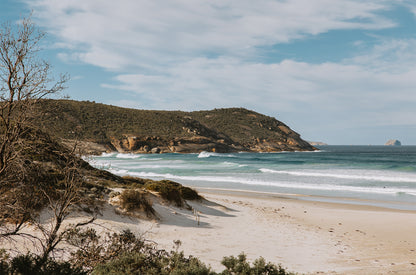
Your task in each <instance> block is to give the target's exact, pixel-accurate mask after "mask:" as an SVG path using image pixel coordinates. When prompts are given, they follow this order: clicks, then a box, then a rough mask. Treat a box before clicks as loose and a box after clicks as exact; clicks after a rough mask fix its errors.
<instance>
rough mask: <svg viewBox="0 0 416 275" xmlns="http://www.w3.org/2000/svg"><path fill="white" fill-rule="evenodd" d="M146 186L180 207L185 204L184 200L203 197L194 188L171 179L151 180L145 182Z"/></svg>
mask: <svg viewBox="0 0 416 275" xmlns="http://www.w3.org/2000/svg"><path fill="white" fill-rule="evenodd" d="M144 188H146V189H148V190H152V191H155V192H158V193H159V194H160V196H161V197H162V198H164V199H166V200H168V201H170V202H173V203H175V204H176V206H179V207H182V206H183V205H184V202H183V200H198V199H201V196H199V195H198V193H197V192H196V191H195V190H193V189H192V188H189V187H185V186H183V185H181V184H180V183H177V182H174V181H170V180H161V181H154V182H149V183H147V184H145V186H144Z"/></svg>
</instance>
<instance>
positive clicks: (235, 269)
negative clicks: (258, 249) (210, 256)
mask: <svg viewBox="0 0 416 275" xmlns="http://www.w3.org/2000/svg"><path fill="white" fill-rule="evenodd" d="M221 263H222V265H224V266H225V267H226V269H225V270H224V271H223V272H222V273H221V274H222V275H231V274H241V275H245V274H247V275H260V274H262V275H294V274H293V273H289V272H287V271H286V270H285V269H284V268H282V266H280V265H275V264H273V263H270V262H269V263H266V261H265V260H264V259H263V258H262V257H260V258H259V259H257V260H255V261H254V263H253V266H250V263H249V262H247V257H246V255H245V254H244V253H241V254H240V255H238V257H234V256H231V257H224V259H223V260H222V262H221Z"/></svg>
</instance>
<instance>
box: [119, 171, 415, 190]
mask: <svg viewBox="0 0 416 275" xmlns="http://www.w3.org/2000/svg"><path fill="white" fill-rule="evenodd" d="M112 172H113V173H115V174H118V175H120V174H122V175H126V173H127V174H128V175H130V176H136V177H144V178H146V177H150V178H164V179H171V180H188V181H205V182H228V183H241V184H247V185H263V186H274V187H280V188H290V189H307V190H323V191H341V192H355V193H372V194H389V195H397V194H409V195H413V196H416V190H415V189H410V188H392V187H387V188H382V187H363V186H348V185H332V184H309V183H302V182H281V181H261V180H257V179H247V178H237V177H230V176H228V177H215V176H178V175H173V174H169V173H167V174H158V173H149V172H128V171H127V170H119V171H112Z"/></svg>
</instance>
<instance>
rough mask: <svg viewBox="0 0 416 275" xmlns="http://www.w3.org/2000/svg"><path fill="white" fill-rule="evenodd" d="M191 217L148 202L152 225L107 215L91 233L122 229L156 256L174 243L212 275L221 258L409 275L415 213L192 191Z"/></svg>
mask: <svg viewBox="0 0 416 275" xmlns="http://www.w3.org/2000/svg"><path fill="white" fill-rule="evenodd" d="M200 192H202V193H201V194H202V195H203V196H204V197H205V198H206V199H207V201H205V202H203V203H196V202H191V203H190V205H191V206H192V207H193V208H194V209H196V210H197V211H198V213H199V214H198V215H199V221H200V222H199V225H198V222H197V216H196V215H194V213H193V212H192V211H189V210H185V209H178V208H176V207H172V206H170V205H162V204H159V203H157V202H156V201H155V203H154V208H155V209H156V211H157V212H158V213H159V215H160V221H158V222H156V221H148V220H138V219H135V218H128V217H122V216H119V215H116V214H115V213H114V209H111V208H107V210H106V211H105V212H104V216H103V217H101V218H99V219H98V220H97V221H96V222H95V226H96V228H97V229H99V230H106V229H109V230H115V231H118V230H122V229H126V228H129V229H131V230H132V231H133V232H135V233H138V234H144V235H143V236H144V237H145V238H146V239H149V240H153V241H155V242H156V243H158V245H159V248H164V249H167V250H171V249H173V247H174V244H173V241H174V240H180V241H181V242H182V246H181V247H180V250H183V251H184V252H185V254H186V255H189V254H191V255H194V256H197V257H199V258H200V259H201V260H202V261H203V262H205V263H207V264H209V265H211V267H212V268H213V269H214V270H216V271H222V270H223V266H222V265H221V264H220V262H221V260H222V258H223V257H224V256H231V255H234V256H237V255H238V254H240V253H241V252H244V253H245V254H246V255H247V256H248V259H249V260H250V261H253V260H254V259H256V258H258V257H260V256H263V257H264V258H265V259H266V260H267V261H271V262H274V263H281V264H282V265H283V267H286V268H287V269H288V270H289V271H294V272H299V273H312V274H317V273H321V274H322V273H323V274H416V265H415V264H416V212H411V211H399V210H390V209H382V208H375V207H369V206H354V205H345V204H331V203H322V202H309V201H302V200H298V199H296V198H285V197H279V196H277V195H264V194H256V193H244V192H237V193H235V194H231V195H229V194H228V195H223V194H221V191H209V190H200Z"/></svg>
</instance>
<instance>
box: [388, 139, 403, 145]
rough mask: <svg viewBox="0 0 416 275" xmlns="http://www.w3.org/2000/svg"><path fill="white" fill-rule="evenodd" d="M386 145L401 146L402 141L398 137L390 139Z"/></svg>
mask: <svg viewBox="0 0 416 275" xmlns="http://www.w3.org/2000/svg"><path fill="white" fill-rule="evenodd" d="M384 145H387V146H401V145H402V143H401V142H400V141H398V140H397V139H390V140H388V141H387V142H386V144H384Z"/></svg>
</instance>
